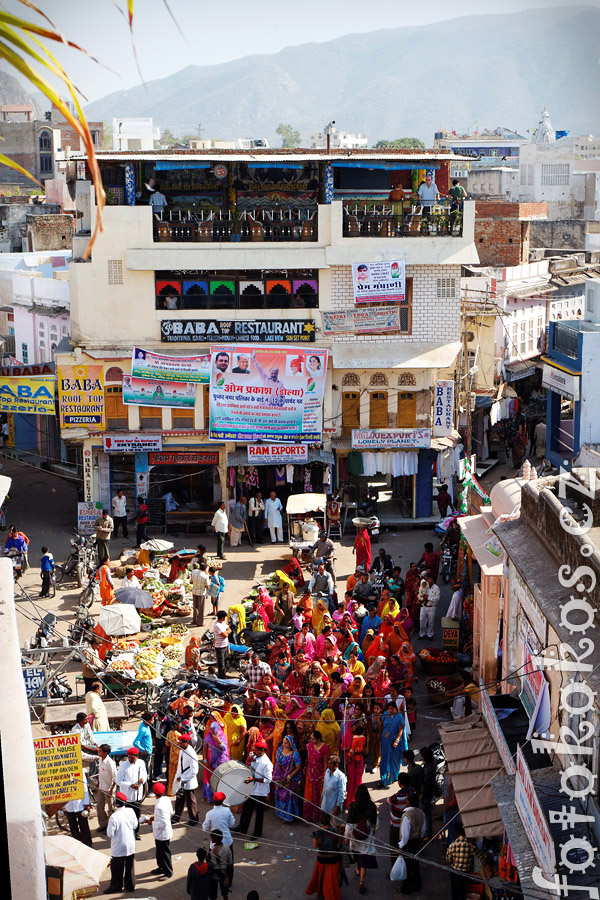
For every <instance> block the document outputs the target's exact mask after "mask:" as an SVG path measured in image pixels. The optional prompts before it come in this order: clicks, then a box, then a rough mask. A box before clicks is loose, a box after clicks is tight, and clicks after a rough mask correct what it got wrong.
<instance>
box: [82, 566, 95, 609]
mask: <svg viewBox="0 0 600 900" xmlns="http://www.w3.org/2000/svg"><path fill="white" fill-rule="evenodd" d="M96 571H97V570H96V568H91V569H89V570H88V583H87V584H86V586H85V587H84V589H83V590H82V592H81V594H80V595H79V605H80V606H87V607H90V606H91V605H92V603H93V602H94V600H95V599H96V596H97V595H98V594H99V592H100V586H99V583H98V582H97V581H96Z"/></svg>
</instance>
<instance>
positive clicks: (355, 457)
mask: <svg viewBox="0 0 600 900" xmlns="http://www.w3.org/2000/svg"><path fill="white" fill-rule="evenodd" d="M362 457H363V455H362V453H359V452H358V450H351V451H350V453H349V454H348V463H347V466H348V475H362V474H363V458H362Z"/></svg>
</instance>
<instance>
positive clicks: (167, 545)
mask: <svg viewBox="0 0 600 900" xmlns="http://www.w3.org/2000/svg"><path fill="white" fill-rule="evenodd" d="M140 547H141V549H142V550H154V552H155V553H164V552H165V550H172V549H173V542H172V541H161V539H160V538H150V540H149V541H144V543H143V544H140Z"/></svg>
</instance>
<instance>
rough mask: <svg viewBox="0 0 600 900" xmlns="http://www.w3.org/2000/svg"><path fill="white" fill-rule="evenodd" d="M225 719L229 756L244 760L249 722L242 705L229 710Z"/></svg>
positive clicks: (239, 760)
mask: <svg viewBox="0 0 600 900" xmlns="http://www.w3.org/2000/svg"><path fill="white" fill-rule="evenodd" d="M223 721H224V722H225V733H226V734H227V744H228V745H229V757H230V759H236V760H237V761H238V762H243V760H244V740H245V738H246V731H247V724H246V719H245V718H244V716H243V715H242V710H241V709H240V707H239V706H232V707H231V709H230V710H229V712H228V713H226V714H225V717H224V719H223Z"/></svg>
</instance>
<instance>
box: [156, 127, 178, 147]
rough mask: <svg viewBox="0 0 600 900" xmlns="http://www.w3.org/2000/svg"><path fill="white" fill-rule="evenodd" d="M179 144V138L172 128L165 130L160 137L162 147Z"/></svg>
mask: <svg viewBox="0 0 600 900" xmlns="http://www.w3.org/2000/svg"><path fill="white" fill-rule="evenodd" d="M176 143H177V138H176V137H175V135H174V134H173V132H172V131H171V129H170V128H165V129H164V130H163V132H162V133H161V136H160V145H161V147H172V146H173V144H176Z"/></svg>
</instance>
